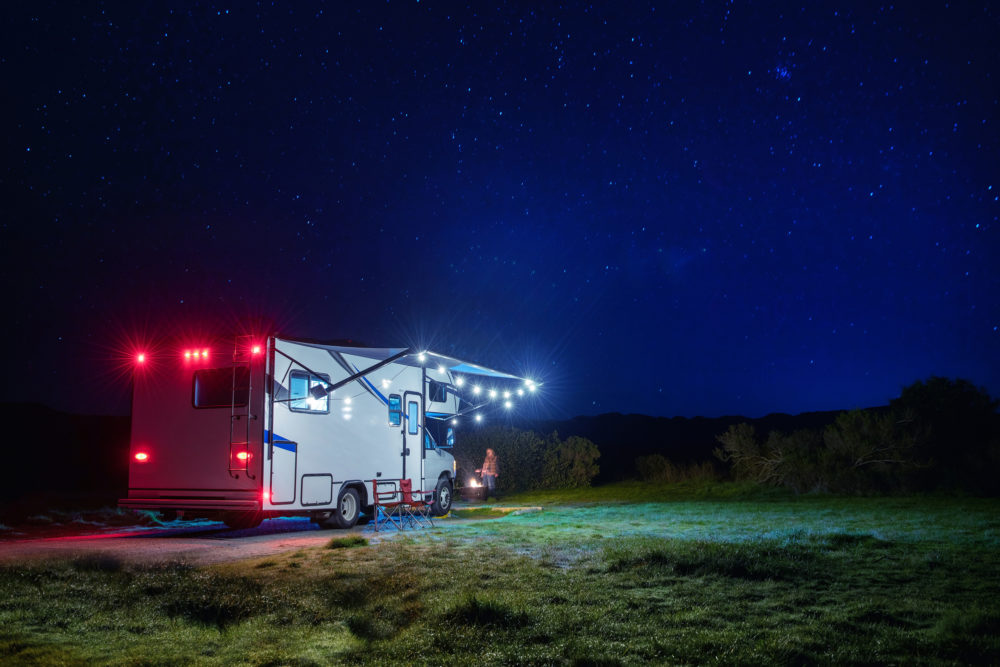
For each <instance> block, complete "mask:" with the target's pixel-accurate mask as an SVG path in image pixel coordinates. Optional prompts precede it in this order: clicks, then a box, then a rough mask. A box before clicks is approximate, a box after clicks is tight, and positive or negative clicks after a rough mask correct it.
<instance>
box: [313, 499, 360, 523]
mask: <svg viewBox="0 0 1000 667" xmlns="http://www.w3.org/2000/svg"><path fill="white" fill-rule="evenodd" d="M360 513H361V499H360V497H359V496H358V492H357V491H355V490H354V489H347V490H345V491H344V492H343V493H342V494H340V500H338V501H337V509H335V510H334V511H333V515H332V516H331V517H330V518H329V519H327V520H326V521H322V522H320V525H321V526H323V527H324V528H340V529H345V528H351V527H352V526H354V524H356V523H357V522H358V515H359V514H360Z"/></svg>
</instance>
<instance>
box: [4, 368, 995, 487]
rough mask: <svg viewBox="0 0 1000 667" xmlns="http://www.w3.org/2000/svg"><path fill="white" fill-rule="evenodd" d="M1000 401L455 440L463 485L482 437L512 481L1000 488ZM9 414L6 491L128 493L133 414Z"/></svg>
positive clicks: (627, 420) (946, 397) (972, 399)
mask: <svg viewBox="0 0 1000 667" xmlns="http://www.w3.org/2000/svg"><path fill="white" fill-rule="evenodd" d="M997 408H998V401H996V400H994V399H992V398H991V397H990V396H989V394H988V393H987V392H986V391H985V390H984V389H981V388H978V387H976V386H974V385H972V384H971V383H969V382H967V381H965V380H950V379H946V378H930V379H928V380H927V381H922V382H916V383H914V384H912V385H910V386H909V387H906V388H905V389H904V390H903V392H902V393H901V394H900V396H899V398H897V399H894V400H893V401H892V402H891V403H890V405H889V406H884V407H877V408H871V409H868V410H860V411H857V410H856V411H851V412H838V411H829V412H809V413H803V414H800V415H794V416H793V415H785V414H772V415H768V416H766V417H761V418H759V419H746V418H744V417H735V416H734V417H719V418H714V419H709V418H702V417H696V418H691V419H688V418H683V417H674V418H660V417H648V416H645V415H634V414H633V415H622V414H604V415H598V416H594V417H577V418H575V419H570V420H565V421H549V422H534V423H530V424H521V425H519V426H520V427H519V428H515V429H511V428H499V429H496V428H488V429H475V428H473V429H469V430H468V431H465V430H462V431H460V432H459V434H458V445H457V447H456V449H455V452H454V453H455V456H456V459H457V460H458V462H459V467H460V473H462V477H460V479H459V484H462V483H464V482H465V481H466V480H467V478H468V477H470V476H471V474H472V471H473V470H474V469H475V468H477V467H479V465H480V463H481V460H482V459H481V456H482V453H483V451H485V448H486V447H487V446H492V445H493V444H497V443H499V447H498V448H499V449H500V450H501V451H500V452H498V453H500V454H501V463H500V465H501V480H502V481H501V488H503V487H509V488H515V487H516V488H531V487H539V486H542V487H544V486H549V487H552V486H566V485H570V486H572V485H579V484H585V483H590V482H593V483H604V482H610V481H617V480H624V479H635V478H643V479H650V480H660V481H677V480H679V479H686V478H705V477H709V476H714V477H717V478H727V477H729V478H737V479H753V480H757V481H760V482H762V483H766V484H778V485H783V486H787V487H789V488H793V489H795V490H797V491H812V490H829V491H838V492H881V491H890V492H895V491H929V490H960V491H966V492H971V493H977V494H989V495H996V494H997V493H998V491H1000V483H998V479H1000V415H998V412H997ZM0 416H2V417H3V419H4V423H5V424H7V432H6V453H7V456H6V463H7V475H6V476H5V483H4V484H3V485H2V486H0V500H3V501H10V500H14V499H24V498H29V497H32V496H36V497H44V498H58V497H59V496H66V497H80V496H88V495H89V496H93V497H95V498H96V499H99V500H100V501H102V502H106V503H114V502H115V501H116V500H117V498H119V497H122V495H123V494H124V492H125V490H126V487H127V484H128V478H127V475H128V439H129V418H128V417H106V416H91V415H74V414H67V413H63V412H58V411H56V410H52V409H50V408H47V407H44V406H41V405H37V404H27V403H20V404H0ZM498 438H499V439H498ZM505 466H506V471H507V473H508V474H507V476H505V475H504V472H503V471H504V467H505ZM515 474H516V475H517V476H518V477H517V478H516V479H514V475H515Z"/></svg>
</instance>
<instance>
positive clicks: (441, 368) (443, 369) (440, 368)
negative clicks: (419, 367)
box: [438, 364, 445, 373]
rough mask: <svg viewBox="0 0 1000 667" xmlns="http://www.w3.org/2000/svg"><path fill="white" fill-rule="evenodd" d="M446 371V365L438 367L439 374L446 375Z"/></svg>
mask: <svg viewBox="0 0 1000 667" xmlns="http://www.w3.org/2000/svg"><path fill="white" fill-rule="evenodd" d="M444 371H445V367H444V365H443V364H439V365H438V373H444Z"/></svg>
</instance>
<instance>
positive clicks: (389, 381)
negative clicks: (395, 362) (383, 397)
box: [382, 380, 392, 389]
mask: <svg viewBox="0 0 1000 667" xmlns="http://www.w3.org/2000/svg"><path fill="white" fill-rule="evenodd" d="M390 384H392V380H382V388H383V389H388V388H389V385H390Z"/></svg>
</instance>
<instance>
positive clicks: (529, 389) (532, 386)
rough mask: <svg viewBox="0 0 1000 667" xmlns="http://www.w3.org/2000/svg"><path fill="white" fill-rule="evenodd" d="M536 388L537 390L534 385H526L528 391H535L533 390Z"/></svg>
mask: <svg viewBox="0 0 1000 667" xmlns="http://www.w3.org/2000/svg"><path fill="white" fill-rule="evenodd" d="M537 388H538V387H536V386H535V385H533V384H529V385H528V391H535V389H537Z"/></svg>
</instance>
